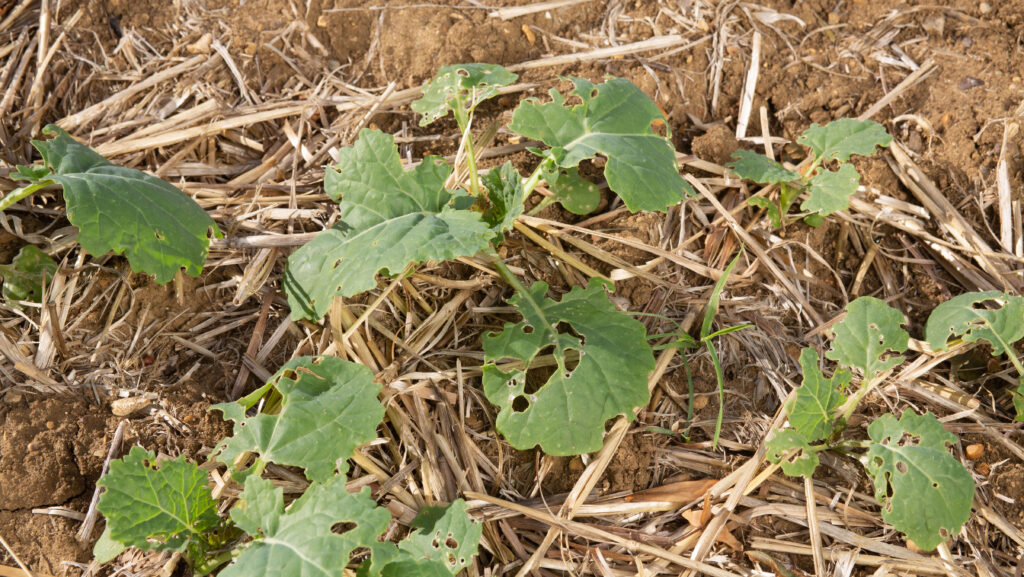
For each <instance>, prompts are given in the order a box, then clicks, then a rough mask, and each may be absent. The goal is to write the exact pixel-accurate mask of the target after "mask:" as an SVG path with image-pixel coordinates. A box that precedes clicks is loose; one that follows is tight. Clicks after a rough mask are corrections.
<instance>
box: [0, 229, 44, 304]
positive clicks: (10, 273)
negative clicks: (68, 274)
mask: <svg viewBox="0 0 1024 577" xmlns="http://www.w3.org/2000/svg"><path fill="white" fill-rule="evenodd" d="M56 272H57V263H56V262H54V260H53V259H52V258H50V255H48V254H46V253H45V252H43V251H41V250H39V249H38V248H37V247H35V246H34V245H31V244H27V245H25V246H24V247H22V249H21V250H20V251H18V254H17V256H15V257H14V260H12V261H11V264H4V265H0V277H3V280H4V286H3V297H4V300H5V301H7V303H8V304H10V305H12V306H17V305H15V304H14V301H30V302H34V303H37V302H40V301H42V299H43V281H44V280H45V281H46V283H47V284H49V283H50V279H52V278H53V275H54V274H55V273H56Z"/></svg>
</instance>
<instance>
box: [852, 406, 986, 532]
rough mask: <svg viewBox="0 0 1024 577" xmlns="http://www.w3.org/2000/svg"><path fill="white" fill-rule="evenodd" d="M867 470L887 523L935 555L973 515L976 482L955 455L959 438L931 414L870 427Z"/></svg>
mask: <svg viewBox="0 0 1024 577" xmlns="http://www.w3.org/2000/svg"><path fill="white" fill-rule="evenodd" d="M868 435H870V436H871V440H872V443H871V446H870V448H869V449H868V454H867V456H866V457H865V468H866V469H867V471H868V473H869V474H870V475H871V477H872V478H873V479H874V484H875V498H876V499H878V501H879V502H880V503H881V504H882V518H883V519H885V520H886V521H887V522H889V523H892V525H893V527H896V529H898V530H900V531H902V532H904V533H906V535H907V537H909V538H911V539H913V540H914V543H916V544H917V546H918V547H921V548H922V549H925V550H927V551H930V550H932V549H934V548H935V547H936V546H937V545H938V544H939V543H942V542H943V541H945V540H946V539H948V538H949V537H950V536H952V535H955V534H956V533H957V532H959V531H960V528H961V527H962V526H963V524H964V523H966V522H967V519H968V518H969V517H970V515H971V504H972V502H973V500H974V479H973V478H972V477H971V474H970V473H969V472H967V469H965V468H964V466H963V465H962V464H960V462H959V461H957V460H956V459H955V458H953V456H952V455H951V454H950V453H949V449H948V448H947V445H948V444H951V443H953V442H955V441H956V438H955V437H954V436H953V435H952V434H951V433H949V432H947V431H946V430H945V429H944V428H943V427H942V423H940V422H939V421H938V419H936V418H935V416H934V415H932V414H931V413H925V414H924V415H918V414H916V413H914V412H913V411H906V412H904V413H903V417H902V418H900V420H899V421H897V420H896V417H894V416H892V415H890V414H885V415H882V417H881V418H879V419H877V420H875V422H873V423H871V426H869V427H868Z"/></svg>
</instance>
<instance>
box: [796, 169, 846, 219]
mask: <svg viewBox="0 0 1024 577" xmlns="http://www.w3.org/2000/svg"><path fill="white" fill-rule="evenodd" d="M858 186H860V173H859V172H857V169H856V168H854V167H853V165H852V164H841V165H839V170H837V171H836V172H832V171H831V170H819V171H818V173H817V174H815V175H814V177H812V178H811V180H810V182H809V183H808V186H807V200H805V201H803V203H801V204H800V209H801V210H809V211H817V212H818V214H820V215H821V216H828V215H830V214H832V213H833V212H837V211H840V210H846V209H848V208H850V197H851V196H853V195H854V194H856V193H857V187H858Z"/></svg>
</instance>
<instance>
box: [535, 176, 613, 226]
mask: <svg viewBox="0 0 1024 577" xmlns="http://www.w3.org/2000/svg"><path fill="white" fill-rule="evenodd" d="M544 179H545V180H546V181H547V183H548V190H550V191H551V192H552V193H554V195H555V198H554V200H555V201H556V202H558V203H559V204H561V205H562V207H563V208H565V210H568V211H569V212H571V213H573V214H579V215H585V214H590V213H592V212H594V211H595V210H597V206H598V205H599V204H600V203H601V191H600V190H598V189H597V185H595V184H594V183H592V182H590V181H589V180H587V179H585V178H583V177H582V176H580V172H579V169H578V168H576V167H572V168H557V167H556V168H555V169H554V170H549V171H546V172H545V174H544Z"/></svg>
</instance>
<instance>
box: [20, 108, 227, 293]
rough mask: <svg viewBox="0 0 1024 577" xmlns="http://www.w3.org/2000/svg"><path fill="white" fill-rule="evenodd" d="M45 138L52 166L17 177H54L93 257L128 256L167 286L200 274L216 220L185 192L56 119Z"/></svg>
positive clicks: (42, 144)
mask: <svg viewBox="0 0 1024 577" xmlns="http://www.w3.org/2000/svg"><path fill="white" fill-rule="evenodd" d="M43 132H44V133H47V134H56V136H55V137H54V138H52V139H50V140H46V141H38V140H34V141H32V145H33V146H35V147H36V149H37V150H38V151H39V153H40V154H41V155H42V157H43V163H44V165H45V166H46V168H48V169H49V170H48V171H45V172H44V171H42V170H34V169H27V168H26V169H24V170H22V169H19V170H18V172H17V173H16V174H14V175H12V177H14V178H21V179H27V180H30V181H33V182H36V183H48V182H53V183H56V184H59V185H60V186H61V187H62V188H63V189H64V201H65V203H66V204H67V216H68V220H69V221H71V224H73V225H75V226H77V227H78V229H79V233H78V242H79V244H81V245H82V248H84V249H85V250H86V252H89V253H91V254H94V255H102V254H106V253H108V252H111V251H113V252H115V253H117V254H122V253H123V254H124V255H125V256H126V257H127V258H128V263H129V264H130V265H131V267H132V270H134V271H136V272H144V273H148V274H152V275H153V276H154V277H156V282H157V283H160V284H163V283H166V282H167V281H169V280H171V279H172V278H174V275H175V274H177V273H178V271H179V270H181V269H184V270H185V272H187V273H188V274H190V275H192V276H199V273H200V272H202V270H203V263H205V262H206V257H207V254H208V253H209V248H210V236H209V235H210V233H211V231H212V232H213V234H214V235H216V236H220V231H219V230H218V229H217V225H216V224H215V223H214V222H213V219H212V218H210V216H209V215H207V214H206V211H204V210H203V209H202V208H201V207H200V206H199V205H198V204H196V203H195V201H193V200H192V199H191V198H189V197H188V195H186V194H185V193H183V192H181V191H180V190H178V189H177V188H175V187H173V186H171V185H170V184H168V183H166V182H164V181H163V180H160V179H159V178H156V177H155V176H150V175H148V174H146V173H145V172H142V171H139V170H135V169H133V168H125V167H123V166H117V165H115V164H111V163H110V161H108V160H107V159H106V158H103V157H102V156H100V155H99V154H97V153H96V151H94V150H93V149H91V148H89V147H88V146H85V145H84V144H80V143H79V142H78V141H76V140H75V139H73V138H71V136H70V135H68V133H67V132H65V131H64V130H63V129H61V128H60V127H58V126H56V125H53V124H51V125H48V126H47V127H46V128H44V129H43Z"/></svg>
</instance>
